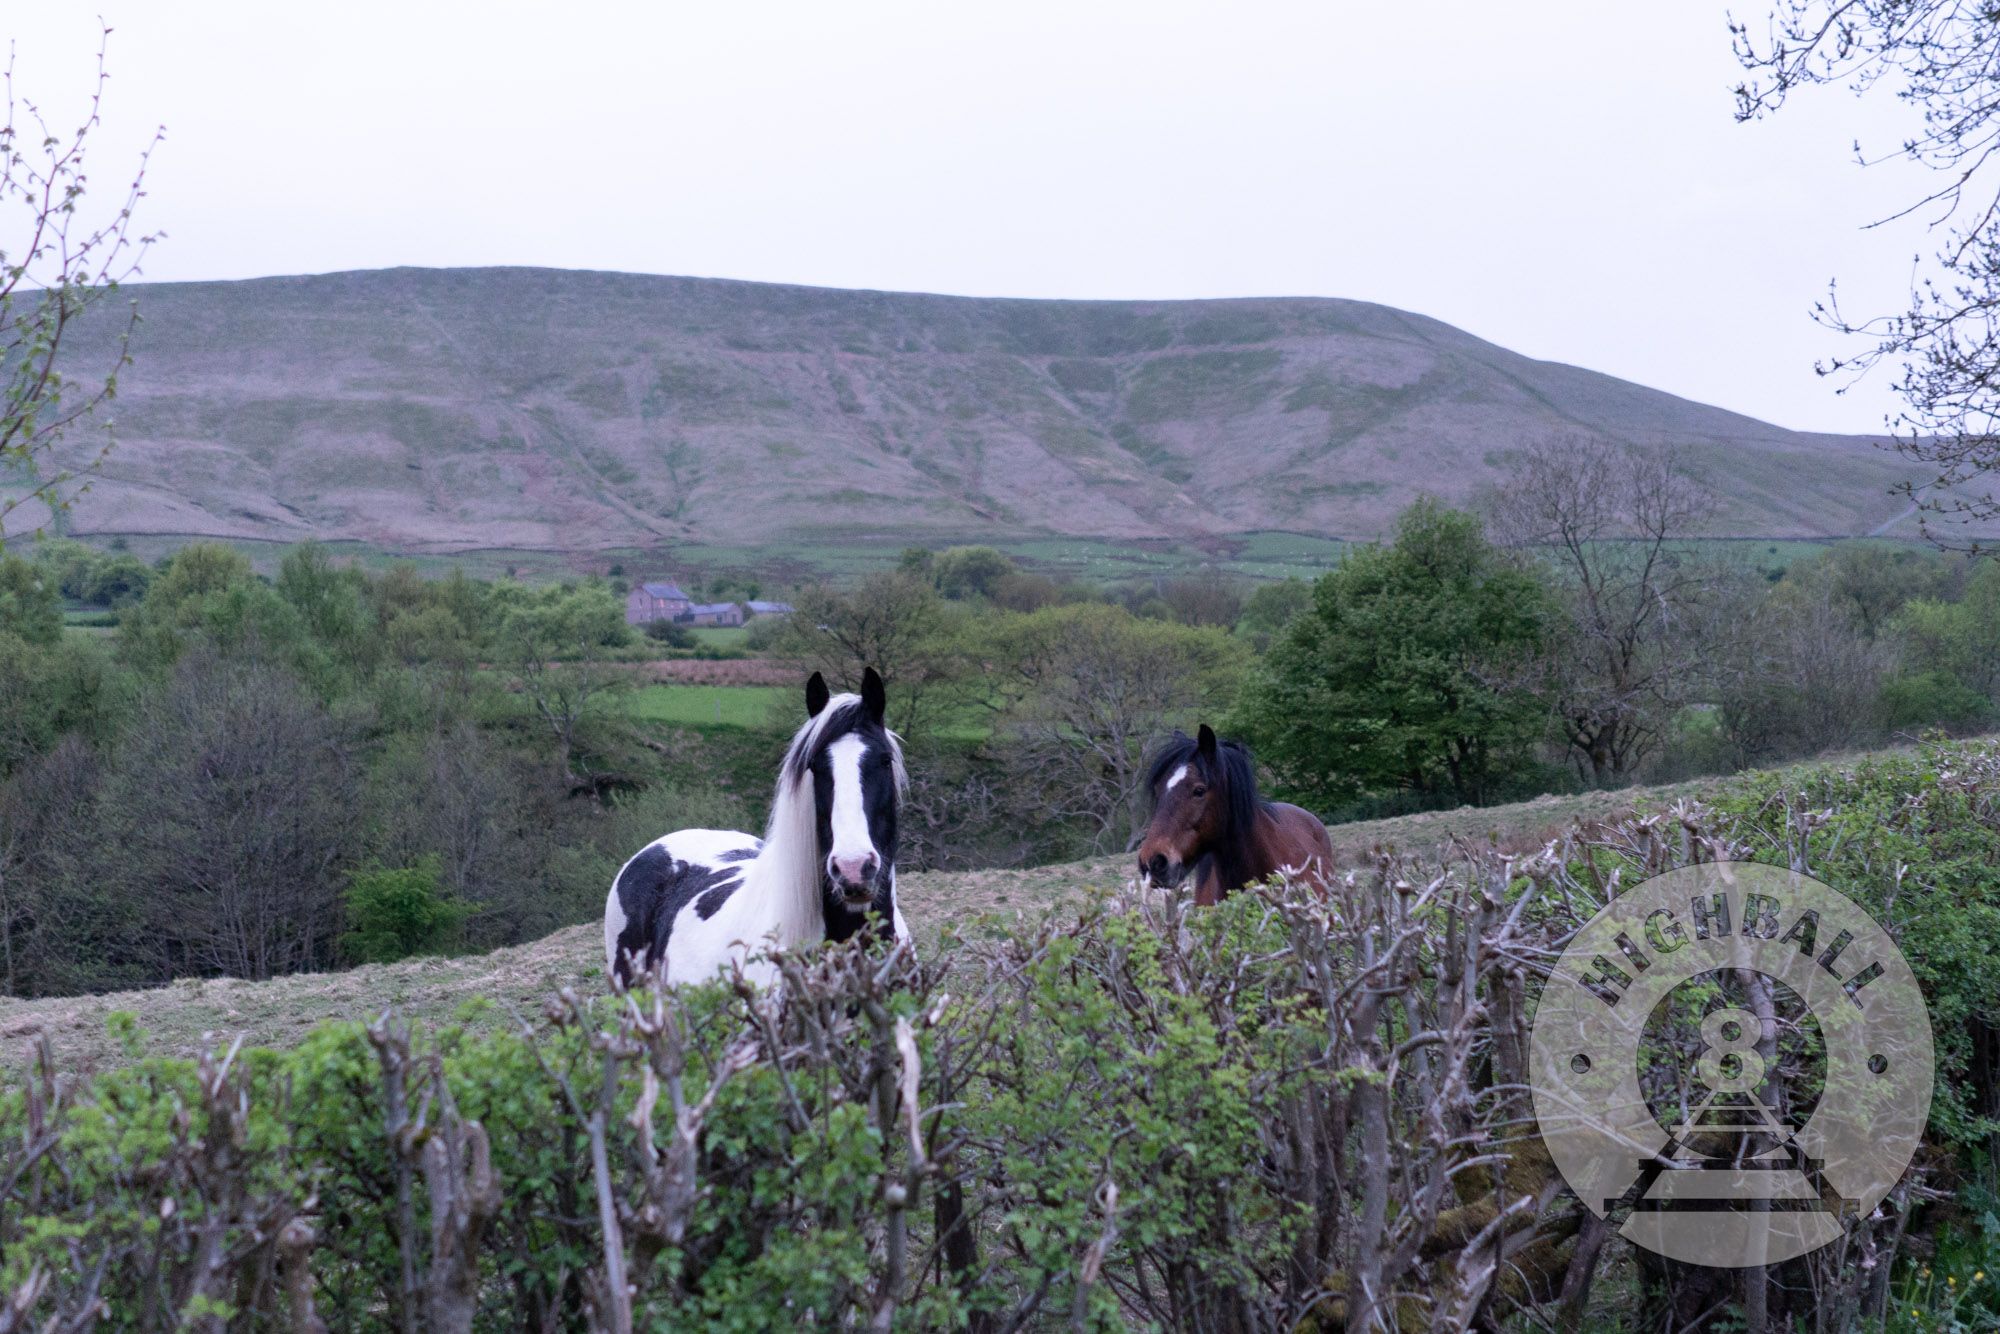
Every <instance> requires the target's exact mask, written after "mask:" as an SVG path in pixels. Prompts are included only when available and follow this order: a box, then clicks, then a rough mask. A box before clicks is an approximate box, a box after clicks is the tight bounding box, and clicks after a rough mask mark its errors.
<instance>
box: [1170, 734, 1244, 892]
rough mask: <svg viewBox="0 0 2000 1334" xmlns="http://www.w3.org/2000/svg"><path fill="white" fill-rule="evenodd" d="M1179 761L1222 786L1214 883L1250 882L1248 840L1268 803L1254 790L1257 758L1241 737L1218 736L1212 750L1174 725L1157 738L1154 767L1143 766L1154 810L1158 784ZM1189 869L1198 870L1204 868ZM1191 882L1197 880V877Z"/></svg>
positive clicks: (1210, 782)
mask: <svg viewBox="0 0 2000 1334" xmlns="http://www.w3.org/2000/svg"><path fill="white" fill-rule="evenodd" d="M1183 764H1185V765H1188V766H1190V767H1191V768H1192V769H1193V770H1194V772H1195V773H1196V774H1198V775H1200V777H1201V781H1202V782H1204V783H1206V784H1208V786H1209V788H1210V789H1211V790H1213V789H1215V788H1218V787H1219V788H1221V789H1222V829H1221V831H1220V832H1219V833H1218V834H1217V835H1216V840H1215V848H1214V850H1213V851H1212V852H1211V853H1210V854H1209V855H1210V856H1212V857H1214V858H1215V867H1216V878H1217V881H1218V883H1220V884H1222V885H1223V886H1225V887H1234V886H1238V885H1245V884H1248V883H1249V882H1250V842H1251V838H1252V837H1253V835H1255V833H1256V831H1257V816H1258V815H1259V814H1260V813H1262V812H1265V811H1268V810H1270V809H1271V803H1270V802H1268V801H1265V800H1264V798H1263V797H1262V796H1260V795H1259V794H1258V792H1257V761H1256V758H1255V757H1254V756H1252V755H1251V753H1250V748H1249V747H1248V746H1246V745H1244V744H1243V743H1242V742H1241V741H1222V740H1218V741H1217V742H1216V744H1215V749H1214V751H1212V752H1204V751H1203V750H1202V748H1201V743H1200V742H1199V741H1197V740H1196V739H1195V738H1193V737H1191V736H1189V735H1188V734H1187V733H1186V732H1183V731H1180V730H1178V729H1176V730H1175V732H1174V734H1173V735H1172V736H1170V737H1168V738H1167V739H1166V740H1165V741H1163V742H1161V743H1160V748H1159V750H1158V751H1156V752H1155V753H1154V755H1153V764H1152V767H1151V768H1150V769H1148V770H1147V771H1146V793H1147V795H1148V797H1149V798H1150V799H1151V801H1152V810H1153V811H1158V810H1159V808H1160V787H1161V784H1163V783H1165V782H1166V781H1167V779H1168V778H1169V777H1171V776H1172V775H1173V772H1174V770H1176V769H1178V768H1180V767H1181V766H1182V765H1183ZM1149 814H1150V812H1149ZM1202 860H1204V861H1206V860H1207V858H1203V859H1202ZM1192 869H1193V870H1195V871H1196V872H1200V871H1202V870H1203V869H1205V868H1202V867H1195V868H1192ZM1194 883H1196V884H1200V883H1201V881H1200V880H1199V879H1196V880H1195V882H1194Z"/></svg>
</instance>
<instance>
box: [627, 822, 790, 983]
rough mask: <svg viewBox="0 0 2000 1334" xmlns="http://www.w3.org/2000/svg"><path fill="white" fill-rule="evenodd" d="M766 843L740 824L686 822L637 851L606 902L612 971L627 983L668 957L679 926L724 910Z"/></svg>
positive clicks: (705, 919) (701, 919) (702, 919)
mask: <svg viewBox="0 0 2000 1334" xmlns="http://www.w3.org/2000/svg"><path fill="white" fill-rule="evenodd" d="M761 847H762V843H761V842H760V841H759V840H758V838H757V837H756V836H755V835H754V834H745V833H740V832H738V831H737V830H734V829H680V830H676V831H675V832H673V833H671V834H668V835H666V836H665V837H664V838H658V839H655V840H653V841H652V842H651V843H648V844H647V845H646V846H645V847H643V848H641V849H640V850H639V851H638V852H637V853H635V854H633V856H632V858H631V860H630V861H627V862H626V863H625V865H624V866H622V867H620V868H619V871H618V875H617V876H616V877H615V878H614V879H613V880H612V882H611V892H610V894H609V895H607V896H606V898H605V902H604V968H605V973H606V975H607V976H608V977H610V978H611V979H613V980H614V981H615V982H616V983H618V984H620V985H626V984H629V983H630V982H631V979H632V975H633V972H634V971H635V970H642V969H651V968H653V967H655V966H656V965H657V964H658V963H659V961H660V960H661V959H663V958H666V957H668V948H669V946H670V944H671V942H672V939H673V935H674V931H675V928H676V926H677V925H678V924H680V923H681V922H682V920H683V919H684V918H685V919H687V920H689V921H707V920H708V919H709V918H712V917H714V916H715V914H716V913H718V912H720V911H721V910H722V908H723V906H724V905H725V904H727V903H728V902H729V900H730V898H731V896H732V895H734V894H735V893H736V891H737V890H738V889H739V888H741V887H742V884H743V870H744V867H745V866H746V865H748V864H749V863H750V862H752V861H755V860H756V858H757V853H758V850H759V849H760V848H761ZM683 931H685V928H684V927H683Z"/></svg>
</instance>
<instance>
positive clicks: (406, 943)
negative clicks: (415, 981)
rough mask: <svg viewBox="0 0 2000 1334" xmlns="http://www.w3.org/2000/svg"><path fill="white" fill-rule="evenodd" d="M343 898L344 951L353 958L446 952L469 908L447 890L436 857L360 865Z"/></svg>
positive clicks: (365, 960) (360, 960)
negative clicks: (383, 866)
mask: <svg viewBox="0 0 2000 1334" xmlns="http://www.w3.org/2000/svg"><path fill="white" fill-rule="evenodd" d="M342 902H343V903H344V904H345V905H346V908H347V920H348V924H349V928H350V929H349V930H348V932H347V934H346V935H344V936H342V937H341V938H340V948H341V953H343V954H344V955H346V956H347V957H348V958H349V959H351V960H353V961H354V962H355V963H394V962H395V961H396V960H398V959H407V958H409V957H410V956H411V955H413V954H443V953H446V952H447V951H448V950H449V949H450V948H451V946H452V945H453V944H454V943H456V941H457V939H458V932H459V927H460V926H461V925H462V924H463V923H464V921H465V915H466V908H465V906H464V905H463V904H458V903H453V902H451V901H450V900H449V899H447V898H446V897H445V896H444V888H443V886H442V885H441V884H439V882H438V861H437V858H436V857H425V858H423V859H422V860H420V861H419V862H418V863H417V864H416V865H415V866H406V867H402V868H400V869H397V870H379V869H378V870H373V871H357V872H355V873H354V877H353V879H352V881H351V882H350V884H349V885H348V889H347V893H346V895H345V896H344V898H343V900H342Z"/></svg>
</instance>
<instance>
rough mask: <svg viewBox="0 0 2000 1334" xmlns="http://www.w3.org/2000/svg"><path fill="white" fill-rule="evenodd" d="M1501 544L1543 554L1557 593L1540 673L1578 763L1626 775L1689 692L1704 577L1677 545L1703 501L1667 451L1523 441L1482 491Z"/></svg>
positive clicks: (1698, 658) (1693, 693) (1574, 439)
mask: <svg viewBox="0 0 2000 1334" xmlns="http://www.w3.org/2000/svg"><path fill="white" fill-rule="evenodd" d="M1491 503H1492V509H1493V511H1494V513H1493V517H1494V520H1495V523H1496V527H1497V528H1498V530H1499V532H1500V533H1501V534H1502V536H1503V537H1504V538H1505V539H1506V540H1507V541H1509V542H1511V543H1513V544H1515V545H1517V546H1522V547H1528V548H1533V549H1538V550H1539V551H1540V552H1541V553H1543V554H1544V555H1545V556H1546V557H1547V559H1548V560H1549V561H1550V562H1551V563H1552V564H1553V565H1554V567H1555V569H1556V571H1557V573H1558V575H1559V576H1560V583H1561V587H1562V588H1563V590H1564V592H1565V594H1566V597H1567V602H1568V614H1569V621H1570V624H1569V626H1568V627H1567V632H1566V633H1564V634H1560V635H1557V636H1554V637H1553V638H1552V641H1551V642H1552V644H1553V646H1554V647H1553V649H1552V651H1551V653H1550V654H1549V655H1548V656H1547V657H1546V658H1545V659H1544V660H1543V662H1542V664H1541V671H1540V676H1541V678H1542V684H1543V688H1544V689H1545V690H1546V691H1547V694H1548V697H1549V700H1550V704H1551V707H1552V708H1553V710H1554V713H1555V716H1556V719H1557V725H1558V727H1559V728H1560V731H1561V736H1562V739H1563V741H1564V743H1565V744H1566V746H1567V747H1568V750H1569V753H1570V755H1571V757H1572V758H1573V759H1574V761H1575V762H1576V765H1577V768H1578V770H1579V771H1580V772H1581V773H1582V774H1583V775H1584V776H1585V777H1586V778H1588V779H1590V780H1591V781H1592V782H1595V783H1619V782H1624V781H1628V780H1629V779H1630V778H1632V776H1633V775H1634V774H1635V772H1636V771H1637V769H1638V767H1639V765H1640V764H1641V763H1642V762H1643V761H1644V760H1645V759H1646V758H1647V757H1648V756H1649V755H1651V754H1652V753H1653V752H1654V751H1655V750H1656V749H1657V748H1658V747H1659V745H1660V742H1661V738H1662V734H1663V730H1664V728H1665V726H1666V725H1667V723H1668V721H1669V720H1670V719H1671V718H1672V716H1673V714H1674V712H1675V711H1676V710H1678V709H1680V708H1681V707H1683V706H1685V705H1686V704H1688V703H1690V702H1692V701H1693V700H1695V699H1696V698H1697V697H1698V695H1699V691H1700V682H1701V680H1702V675H1703V668H1704V664H1705V660H1706V656H1707V655H1708V653H1709V652H1710V649H1711V646H1710V645H1708V644H1706V643H1704V642H1702V641H1701V638H1700V636H1699V635H1697V634H1696V633H1695V631H1696V630H1697V628H1698V625H1699V621H1698V618H1697V617H1696V615H1695V612H1696V609H1697V608H1698V606H1699V604H1700V603H1701V602H1702V601H1703V600H1704V599H1705V598H1706V597H1708V596H1709V595H1710V593H1711V591H1712V590H1713V588H1714V586H1715V583H1716V579H1717V574H1716V571H1715V570H1714V569H1713V568H1712V566H1711V564H1710V563H1709V562H1706V561H1704V560H1702V559H1700V558H1699V557H1698V556H1697V555H1696V554H1695V553H1694V552H1693V551H1692V550H1691V549H1689V548H1688V546H1687V545H1686V543H1685V541H1684V539H1686V538H1688V537H1690V536H1692V535H1693V533H1694V531H1695V530H1696V529H1697V528H1698V527H1699V525H1700V524H1701V522H1702V520H1703V519H1705V518H1706V517H1707V516H1708V514H1709V513H1710V510H1711V501H1710V499H1709V496H1708V494H1707V492H1706V491H1705V490H1704V489H1703V488H1702V487H1701V486H1700V485H1699V484H1698V483H1697V482H1696V481H1695V480H1694V479H1693V477H1692V476H1691V475H1690V473H1689V471H1688V468H1687V466H1686V464H1685V462H1684V460H1683V459H1682V457H1681V456H1680V455H1679V454H1678V453H1677V452H1676V451H1674V450H1671V449H1657V450H1646V449H1639V448H1637V447H1635V446H1629V445H1627V446H1619V445H1614V444H1611V443H1609V442H1607V441H1603V440H1600V439H1596V438H1593V437H1589V436H1583V435H1568V436H1561V437H1557V438H1554V439H1550V440H1545V441H1540V442H1537V443H1535V444H1533V445H1531V446H1529V447H1528V448H1527V449H1526V450H1524V451H1523V452H1522V454H1521V455H1520V457H1519V458H1518V459H1517V460H1516V462H1515V464H1514V468H1513V475H1512V477H1510V478H1509V480H1508V481H1507V483H1506V484H1505V485H1504V486H1502V487H1501V488H1500V490H1499V491H1498V492H1497V493H1496V494H1495V495H1494V496H1493V498H1492V502H1491Z"/></svg>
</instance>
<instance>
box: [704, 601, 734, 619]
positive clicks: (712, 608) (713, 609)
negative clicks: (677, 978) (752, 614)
mask: <svg viewBox="0 0 2000 1334" xmlns="http://www.w3.org/2000/svg"><path fill="white" fill-rule="evenodd" d="M734 610H736V604H735V603H734V602H697V603H695V604H694V614H695V615H697V616H719V615H721V614H722V613H723V612H725V611H734Z"/></svg>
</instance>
